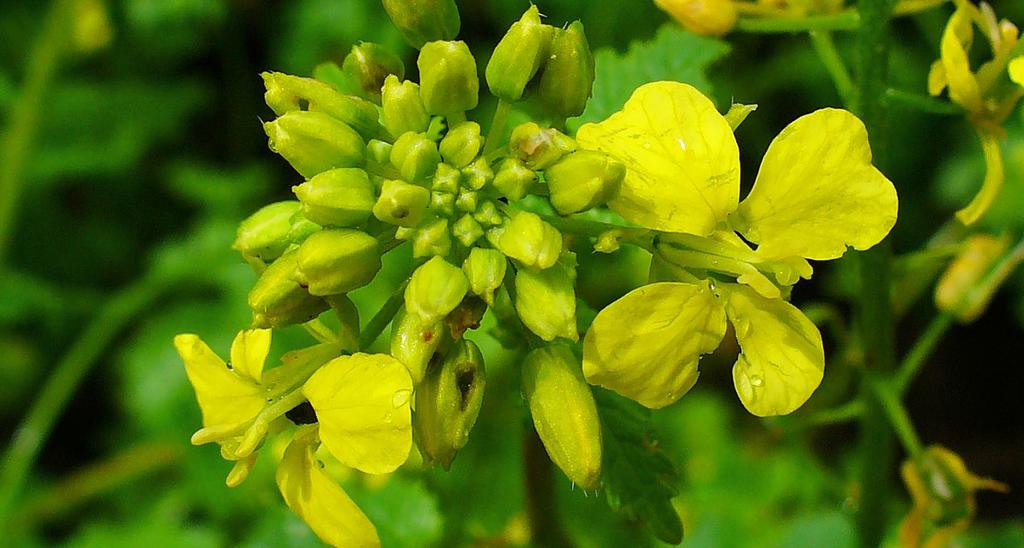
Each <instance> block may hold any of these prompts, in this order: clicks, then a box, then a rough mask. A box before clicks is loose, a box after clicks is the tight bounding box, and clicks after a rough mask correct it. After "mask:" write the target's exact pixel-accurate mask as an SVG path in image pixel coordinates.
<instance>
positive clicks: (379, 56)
mask: <svg viewBox="0 0 1024 548" xmlns="http://www.w3.org/2000/svg"><path fill="white" fill-rule="evenodd" d="M341 68H342V70H343V71H345V75H346V76H347V77H348V79H349V82H351V84H352V85H353V86H354V87H355V89H356V91H358V93H359V95H360V96H362V97H363V98H364V99H369V100H371V101H373V102H374V103H377V104H378V105H379V104H380V99H381V87H383V86H384V79H385V78H387V77H388V76H389V75H392V74H394V75H395V76H397V77H398V79H399V80H401V79H402V78H405V65H404V64H402V59H401V58H400V57H398V56H397V55H395V54H394V53H391V51H390V50H388V49H387V48H385V47H384V46H382V45H380V44H374V43H373V42H361V43H359V44H356V45H354V46H352V51H350V52H349V53H348V55H346V56H345V60H344V62H342V65H341Z"/></svg>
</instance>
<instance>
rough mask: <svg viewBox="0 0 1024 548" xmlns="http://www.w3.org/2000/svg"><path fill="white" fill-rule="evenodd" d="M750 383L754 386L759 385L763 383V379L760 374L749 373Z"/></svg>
mask: <svg viewBox="0 0 1024 548" xmlns="http://www.w3.org/2000/svg"><path fill="white" fill-rule="evenodd" d="M750 384H752V385H754V386H761V385H762V384H764V379H763V378H761V376H760V375H751V376H750Z"/></svg>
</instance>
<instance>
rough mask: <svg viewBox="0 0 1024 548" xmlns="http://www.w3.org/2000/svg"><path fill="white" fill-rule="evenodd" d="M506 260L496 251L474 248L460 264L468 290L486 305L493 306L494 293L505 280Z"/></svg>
mask: <svg viewBox="0 0 1024 548" xmlns="http://www.w3.org/2000/svg"><path fill="white" fill-rule="evenodd" d="M506 268H508V259H506V258H505V256H504V255H502V253H501V252H500V251H498V250H496V249H485V248H482V247H474V248H473V249H472V250H470V252H469V257H467V258H466V260H465V261H463V263H462V271H463V272H465V273H466V278H467V279H468V280H469V290H470V291H472V292H473V294H474V295H478V296H479V297H480V298H481V299H483V300H484V302H486V303H487V304H488V305H492V304H494V292H495V291H496V290H497V289H498V288H499V287H501V283H502V281H503V280H504V279H505V269H506Z"/></svg>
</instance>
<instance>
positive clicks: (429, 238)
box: [412, 195, 452, 259]
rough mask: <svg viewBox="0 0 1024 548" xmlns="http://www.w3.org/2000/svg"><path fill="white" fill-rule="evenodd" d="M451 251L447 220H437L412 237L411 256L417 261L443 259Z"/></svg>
mask: <svg viewBox="0 0 1024 548" xmlns="http://www.w3.org/2000/svg"><path fill="white" fill-rule="evenodd" d="M449 196H450V195H449ZM451 250H452V238H451V235H450V234H449V233H448V219H437V220H436V221H434V222H432V223H429V224H427V225H426V226H424V227H422V228H420V229H419V230H417V231H416V234H414V235H413V237H412V256H413V257H415V258H417V259H419V258H421V257H435V256H441V257H443V256H445V255H447V254H448V252H449V251H451Z"/></svg>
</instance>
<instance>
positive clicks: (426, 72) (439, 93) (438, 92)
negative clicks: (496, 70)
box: [416, 42, 480, 116]
mask: <svg viewBox="0 0 1024 548" xmlns="http://www.w3.org/2000/svg"><path fill="white" fill-rule="evenodd" d="M416 65H417V66H418V67H419V69H420V95H421V96H422V98H423V106H425V107H426V108H427V113H429V114H432V115H439V116H448V115H450V114H456V113H462V112H465V111H467V110H473V109H474V108H476V104H477V99H478V97H477V95H478V94H479V93H480V80H479V79H478V78H477V75H476V61H475V60H474V59H473V54H471V53H470V52H469V47H468V46H466V43H465V42H430V43H428V44H426V45H424V46H423V49H422V50H420V57H419V59H418V60H417V61H416Z"/></svg>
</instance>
